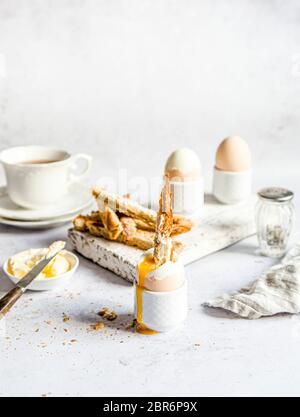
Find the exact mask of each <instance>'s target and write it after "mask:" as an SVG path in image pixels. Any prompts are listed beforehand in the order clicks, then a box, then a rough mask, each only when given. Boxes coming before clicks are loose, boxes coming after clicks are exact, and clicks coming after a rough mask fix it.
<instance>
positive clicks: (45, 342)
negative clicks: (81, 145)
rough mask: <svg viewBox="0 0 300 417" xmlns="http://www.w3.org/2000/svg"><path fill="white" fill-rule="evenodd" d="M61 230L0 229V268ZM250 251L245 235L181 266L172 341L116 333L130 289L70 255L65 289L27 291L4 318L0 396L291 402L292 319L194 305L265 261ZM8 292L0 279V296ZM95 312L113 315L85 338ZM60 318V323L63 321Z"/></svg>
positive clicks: (294, 369)
mask: <svg viewBox="0 0 300 417" xmlns="http://www.w3.org/2000/svg"><path fill="white" fill-rule="evenodd" d="M297 207H298V209H299V206H298V205H297ZM298 212H299V210H298ZM66 230H67V227H62V228H58V229H53V230H49V231H44V232H40V231H32V232H28V231H22V230H18V229H14V228H9V227H1V228H0V232H1V240H0V253H1V261H2V262H3V261H4V260H5V259H6V258H7V257H8V256H9V255H11V254H13V253H16V252H17V251H19V250H21V249H24V248H27V247H32V246H35V247H39V246H44V245H47V244H48V243H49V242H51V241H53V240H55V239H64V238H65V236H66ZM295 240H296V237H295V236H294V237H293V241H295ZM256 247H257V244H256V238H254V237H253V238H249V239H246V240H244V241H243V242H241V243H239V244H237V245H234V246H232V247H230V248H228V249H226V250H224V251H222V252H220V253H217V254H214V255H212V256H210V257H207V258H205V259H202V260H201V261H199V262H196V263H194V264H193V265H191V266H189V267H188V268H187V273H188V279H189V315H188V320H187V322H186V323H185V325H184V326H183V327H182V328H181V329H180V330H178V331H176V332H174V333H172V334H167V335H157V336H151V337H147V336H142V335H138V334H135V333H133V332H132V331H128V330H126V329H125V326H126V324H127V323H129V322H130V320H131V319H132V310H133V289H132V287H131V286H130V285H129V284H127V283H126V282H124V281H122V280H121V279H120V278H118V277H116V276H115V275H114V274H112V273H110V272H108V271H106V270H104V269H102V268H100V267H98V266H96V265H94V264H92V263H91V262H90V261H88V260H85V259H84V258H80V268H79V270H78V272H77V273H76V275H75V276H74V278H73V279H72V281H71V283H70V285H69V286H68V287H67V288H64V289H60V290H56V291H55V292H45V293H32V292H28V293H26V294H25V295H24V297H23V299H21V300H20V301H19V303H18V304H17V305H16V307H15V308H14V309H13V310H12V311H11V312H10V314H9V315H8V316H7V319H6V328H7V329H6V337H3V338H0V358H1V366H0V369H1V372H0V396H5V395H13V396H16V395H25V396H31V395H34V396H42V395H48V396H51V395H53V396H57V395H65V396H79V395H103V396H104V395H138V396H143V395H145V396H148V395H175V396H177V395H178V396H179V395H209V396H211V395H222V396H223V395H237V396H240V395H299V394H300V361H298V356H299V341H300V318H298V317H296V316H287V315H286V316H277V317H272V318H266V319H260V320H256V321H247V320H244V319H239V318H236V317H234V316H233V315H231V314H227V313H225V312H223V311H221V310H219V311H215V310H204V309H203V308H202V307H201V303H202V302H203V301H205V300H208V299H210V298H211V297H214V296H217V295H219V294H221V293H223V292H225V291H231V290H237V289H239V288H240V287H241V286H243V285H246V284H247V283H249V282H250V281H251V280H253V279H255V278H256V277H257V276H258V274H259V273H260V272H261V271H263V270H264V269H265V268H267V267H268V266H269V265H272V264H273V263H274V261H273V260H271V259H268V258H263V257H260V256H258V255H256V254H255V250H256ZM9 288H10V284H9V282H8V281H7V279H6V278H4V277H3V276H1V284H0V290H1V291H4V290H6V289H9ZM102 307H109V308H111V309H113V310H115V311H116V312H117V313H118V315H119V317H118V319H117V320H116V321H115V322H112V323H111V327H109V326H106V327H105V329H104V330H99V331H90V325H92V324H93V323H96V322H97V321H98V319H99V317H98V316H97V314H96V313H97V312H98V311H99V310H100V309H101V308H102ZM64 313H65V314H67V315H68V316H69V317H70V321H69V322H66V323H64V322H63V314H64ZM64 329H66V331H65V330H64ZM72 340H76V342H74V341H73V342H72Z"/></svg>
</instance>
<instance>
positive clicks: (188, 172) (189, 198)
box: [164, 148, 204, 221]
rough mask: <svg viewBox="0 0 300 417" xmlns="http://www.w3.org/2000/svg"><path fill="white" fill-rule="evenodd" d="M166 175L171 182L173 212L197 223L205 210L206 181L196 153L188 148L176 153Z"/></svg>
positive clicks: (178, 150) (167, 165)
mask: <svg viewBox="0 0 300 417" xmlns="http://www.w3.org/2000/svg"><path fill="white" fill-rule="evenodd" d="M164 175H165V176H168V178H169V180H170V186H171V192H172V204H173V212H174V213H175V214H180V215H183V216H185V217H189V218H191V219H192V220H195V221H197V220H198V219H199V218H200V217H201V216H202V214H203V210H204V181H203V177H202V170H201V164H200V160H199V157H198V155H197V154H196V152H194V151H193V150H192V149H188V148H182V149H177V150H176V151H174V152H173V153H172V154H171V155H170V156H169V158H168V160H167V163H166V166H165V172H164Z"/></svg>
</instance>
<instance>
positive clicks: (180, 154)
mask: <svg viewBox="0 0 300 417" xmlns="http://www.w3.org/2000/svg"><path fill="white" fill-rule="evenodd" d="M165 175H168V176H169V178H170V179H171V180H173V181H184V180H197V179H199V178H200V177H201V176H202V174H201V163H200V159H199V157H198V155H197V154H196V152H195V151H193V150H192V149H189V148H181V149H177V150H176V151H174V152H173V153H172V154H171V155H170V156H169V158H168V160H167V163H166V166H165Z"/></svg>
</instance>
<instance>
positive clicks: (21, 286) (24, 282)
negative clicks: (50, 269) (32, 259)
mask: <svg viewBox="0 0 300 417" xmlns="http://www.w3.org/2000/svg"><path fill="white" fill-rule="evenodd" d="M60 251H61V249H59V250H57V251H56V252H55V253H53V255H51V256H50V257H49V258H45V259H42V260H41V261H40V262H39V263H38V264H37V265H36V266H35V267H33V268H32V270H31V271H30V272H28V274H27V275H25V277H24V278H22V279H21V280H20V281H19V282H18V283H17V284H16V285H15V286H14V288H13V289H12V290H10V291H9V292H8V293H7V294H6V295H5V296H4V297H3V298H1V300H0V320H1V319H2V318H3V317H4V316H5V315H6V314H7V313H8V312H9V311H10V309H11V308H12V306H13V305H14V304H15V303H16V302H17V301H18V299H19V298H20V297H21V296H22V295H23V294H24V292H25V291H26V289H27V287H28V286H29V285H30V284H31V283H32V281H33V280H34V279H35V278H37V277H38V276H39V274H40V273H41V272H42V271H43V269H44V268H45V267H46V266H47V265H48V264H49V263H50V262H51V261H52V260H53V259H54V258H55V256H56V255H58V253H59V252H60Z"/></svg>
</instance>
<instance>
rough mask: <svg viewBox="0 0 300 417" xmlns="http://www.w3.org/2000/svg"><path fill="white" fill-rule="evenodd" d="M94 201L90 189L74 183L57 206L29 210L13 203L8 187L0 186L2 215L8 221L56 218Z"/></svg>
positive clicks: (72, 212)
mask: <svg viewBox="0 0 300 417" xmlns="http://www.w3.org/2000/svg"><path fill="white" fill-rule="evenodd" d="M92 202H93V197H92V194H91V191H90V189H89V188H88V187H86V186H85V185H83V184H79V183H74V184H72V185H71V186H70V188H69V192H68V193H67V194H66V195H65V196H64V197H63V198H62V199H61V200H60V201H59V202H58V203H57V204H56V205H55V206H53V207H47V208H43V209H39V210H29V209H25V208H23V207H19V206H17V205H16V204H15V203H13V202H12V201H11V200H10V198H9V197H8V194H7V188H6V187H0V217H2V218H3V217H5V219H6V220H8V221H11V220H23V221H24V220H28V221H34V222H36V221H41V220H48V219H49V220H55V218H57V217H61V216H67V215H69V216H70V215H71V214H74V213H78V212H79V211H81V210H84V209H85V208H87V207H88V206H90V205H91V204H92ZM1 222H2V221H1ZM6 224H8V223H6Z"/></svg>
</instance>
